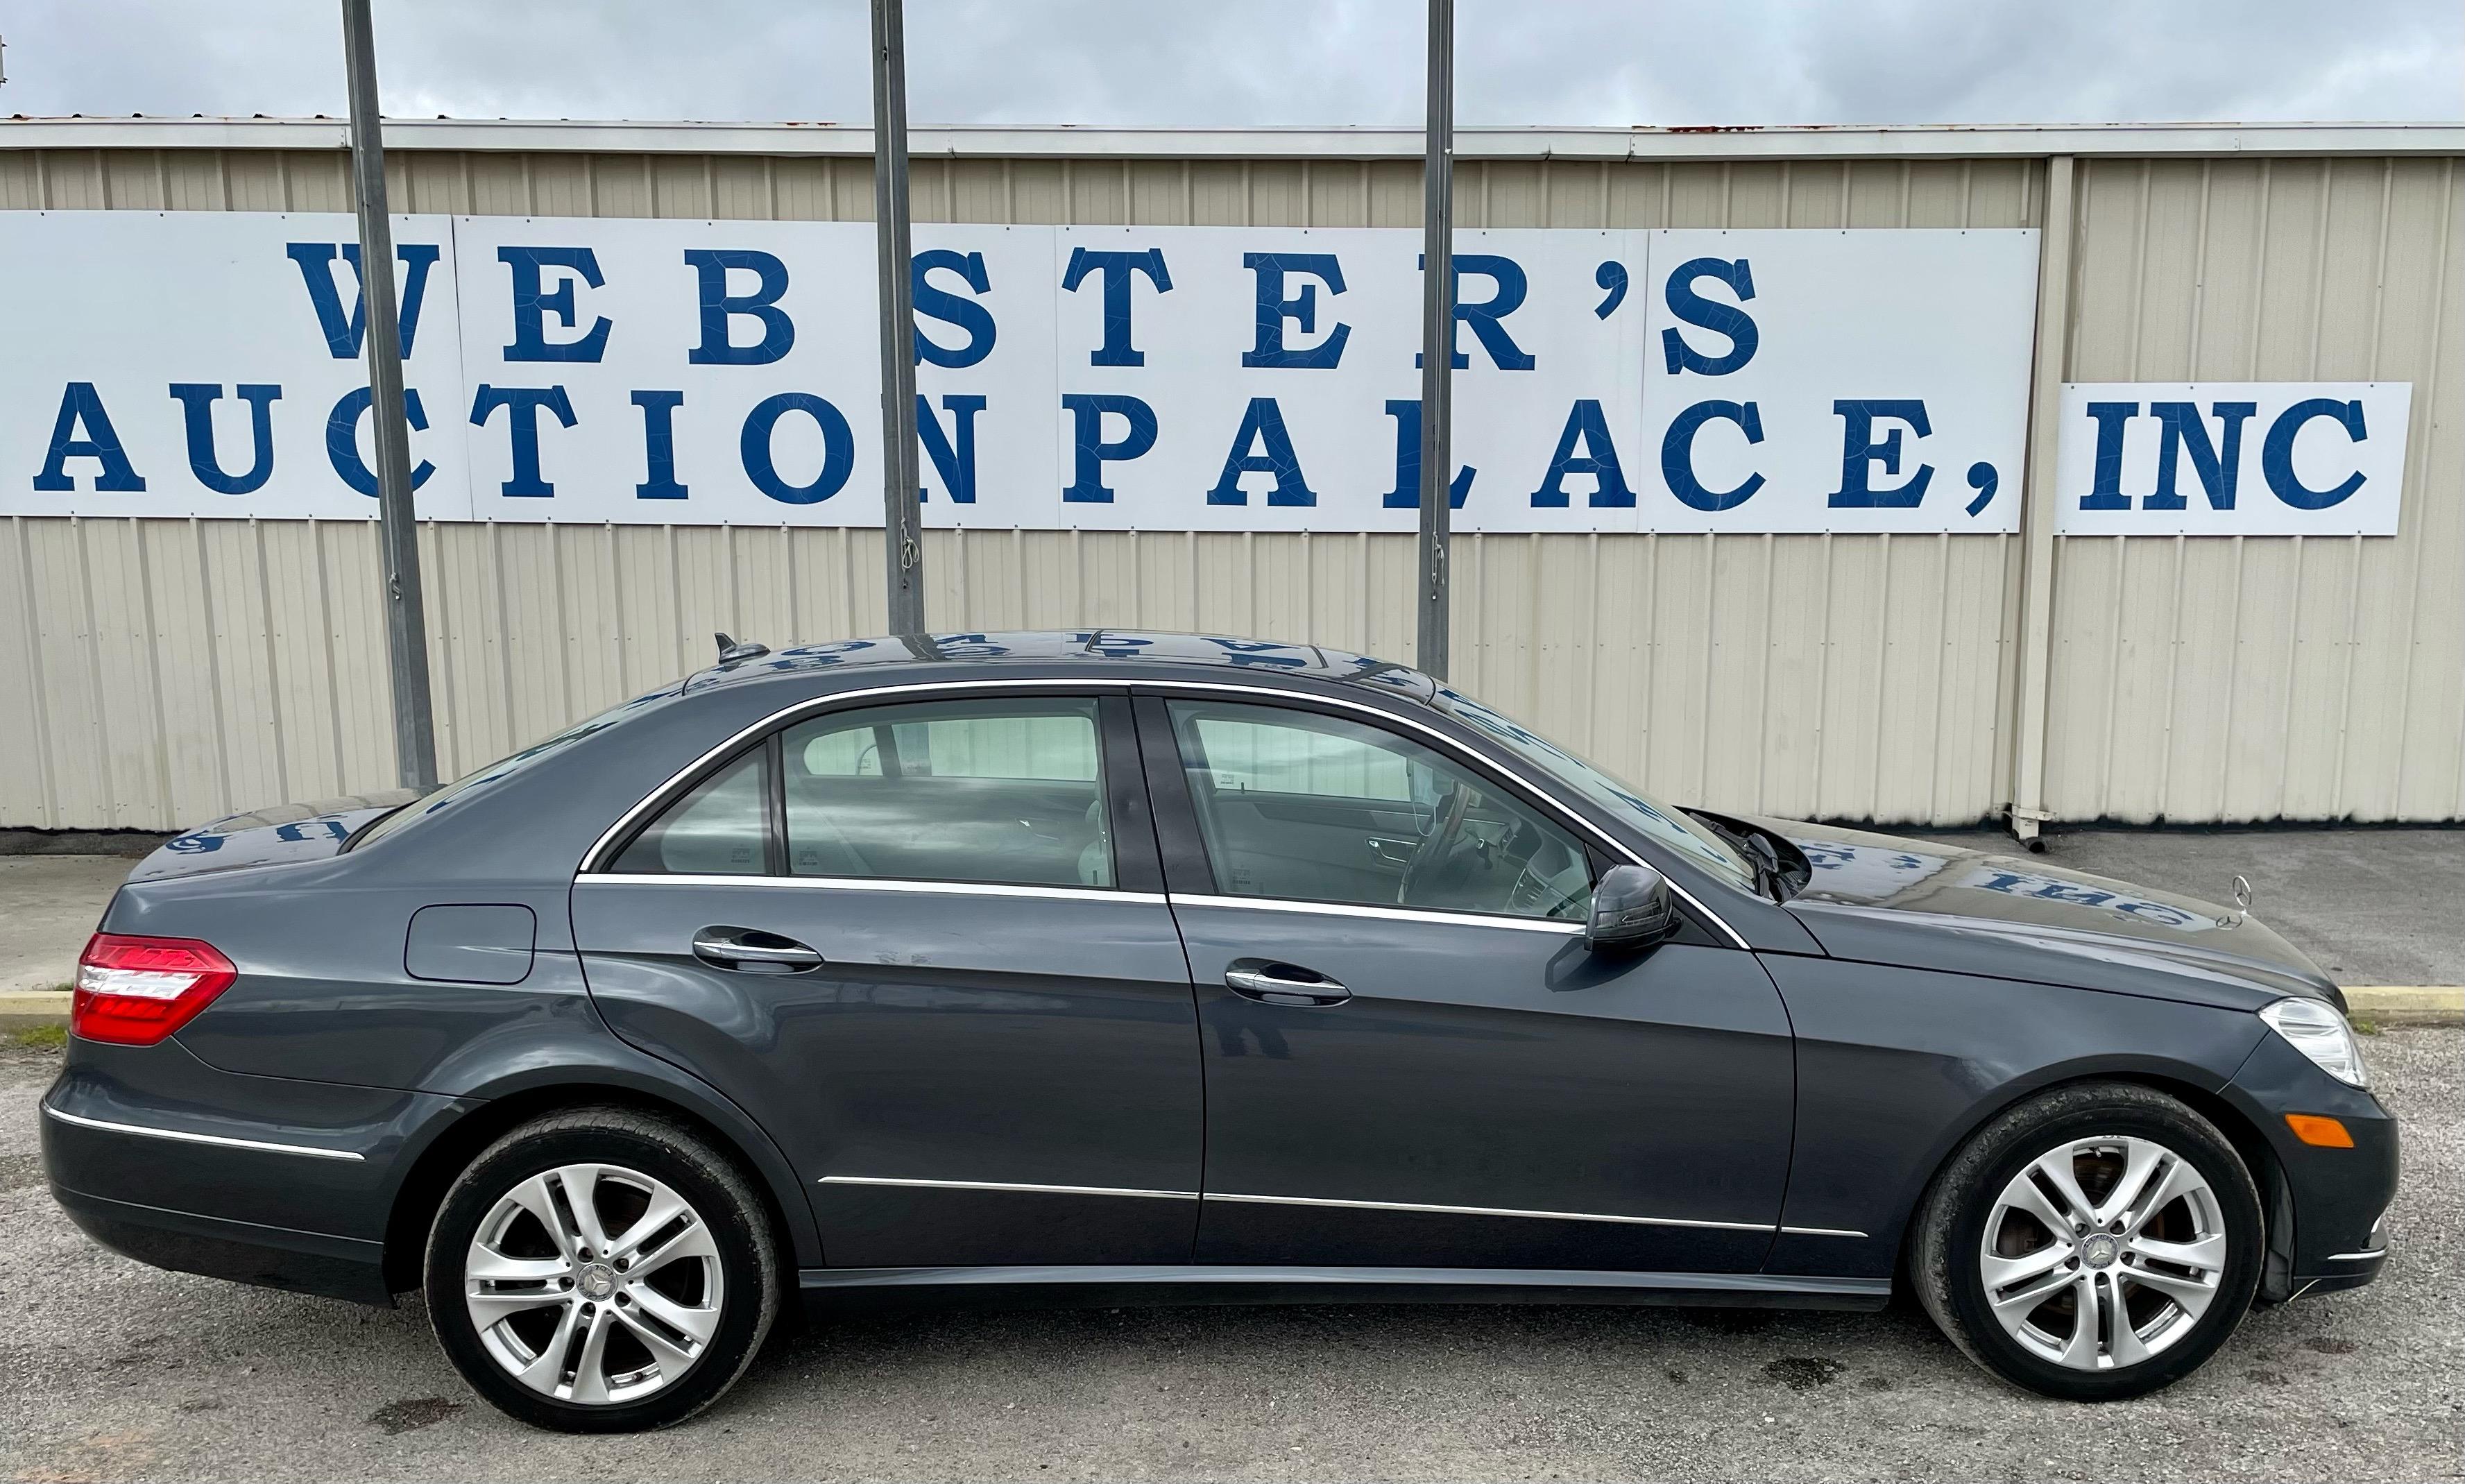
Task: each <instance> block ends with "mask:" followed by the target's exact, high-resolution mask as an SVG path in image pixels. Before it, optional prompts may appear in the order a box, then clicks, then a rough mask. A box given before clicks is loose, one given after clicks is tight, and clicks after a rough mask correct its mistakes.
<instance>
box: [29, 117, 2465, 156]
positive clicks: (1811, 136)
mask: <svg viewBox="0 0 2465 1484" xmlns="http://www.w3.org/2000/svg"><path fill="white" fill-rule="evenodd" d="M345 130H346V125H345V123H344V121H343V120H340V119H327V118H313V119H272V118H253V119H235V118H186V119H179V118H155V117H149V116H144V115H139V116H132V117H128V118H83V117H75V116H73V117H69V118H64V119H62V118H51V119H32V118H25V117H18V118H14V119H0V149H292V150H300V149H331V150H341V149H344V148H346V147H347V144H348V142H347V140H346V138H345ZM385 143H386V147H387V148H389V149H413V150H461V151H482V152H484V151H522V152H558V151H574V152H586V153H611V154H662V153H686V154H744V155H816V156H849V157H870V156H871V155H872V153H873V130H872V128H871V127H870V126H869V125H864V124H855V123H729V122H622V121H588V120H555V119H499V120H463V119H389V120H388V121H386V124H385ZM908 152H909V154H910V155H911V156H914V157H918V158H931V157H934V156H945V157H959V158H967V157H979V158H1021V157H1038V156H1042V157H1049V158H1055V159H1068V158H1104V159H1141V158H1144V159H1165V160H1186V159H1206V158H1210V157H1214V158H1227V159H1254V158H1258V157H1261V156H1268V157H1282V158H1289V159H1325V160H1405V159H1412V160H1417V159H1419V158H1420V155H1421V131H1420V130H1419V129H1416V128H1409V127H1401V126H1388V125H1354V126H1344V127H1277V128H1258V127H1243V128H1203V129H1166V128H1154V129H1149V128H1119V127H1110V126H1098V125H1077V124H1058V125H1042V126H1033V127H1011V126H995V125H975V124H930V125H920V126H918V127H916V128H914V129H911V130H910V131H909V134H908ZM1455 153H1456V156H1457V158H1459V159H1468V160H1582V161H1595V162H1605V161H1643V160H1752V159H1766V160H1803V159H1822V158H1839V157H1850V156H1854V157H1858V158H1864V159H1876V158H1886V159H1923V158H1944V159H1964V158H1978V157H1986V156H2020V157H2026V158H2043V157H2046V156H2050V155H2122V156H2192V157H2201V156H2207V157H2214V156H2230V155H2238V154H2248V155H2272V156H2287V155H2465V123H2232V122H2214V123H2199V122H2184V123H2071V124H2006V123H1993V124H1787V125H1771V126H1764V125H1744V126H1733V127H1732V126H1722V127H1712V126H1703V127H1690V126H1674V127H1650V128H1646V127H1635V128H1552V127H1543V126H1537V125H1536V126H1488V127H1473V128H1462V129H1458V130H1457V131H1456V145H1455Z"/></svg>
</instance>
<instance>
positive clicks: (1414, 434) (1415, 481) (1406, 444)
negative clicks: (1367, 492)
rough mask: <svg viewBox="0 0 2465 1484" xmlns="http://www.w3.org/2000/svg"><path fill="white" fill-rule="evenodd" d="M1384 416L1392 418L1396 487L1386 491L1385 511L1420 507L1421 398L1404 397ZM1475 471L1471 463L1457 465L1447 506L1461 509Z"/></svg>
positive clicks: (1449, 484)
mask: <svg viewBox="0 0 2465 1484" xmlns="http://www.w3.org/2000/svg"><path fill="white" fill-rule="evenodd" d="M1387 415H1388V416H1389V417H1391V418H1393V419H1395V487H1394V488H1393V489H1391V490H1388V492H1387V497H1386V499H1385V501H1384V504H1385V506H1386V508H1387V509H1388V510H1418V509H1420V508H1421V399H1420V398H1418V397H1407V398H1402V399H1399V400H1395V401H1390V402H1388V404H1387ZM1477 473H1478V471H1477V470H1476V469H1474V468H1473V467H1472V466H1471V465H1470V464H1463V465H1459V466H1458V467H1457V468H1456V470H1455V478H1454V479H1452V480H1450V481H1448V484H1447V508H1448V509H1450V510H1461V509H1462V508H1463V503H1464V499H1465V498H1466V497H1467V496H1469V495H1471V494H1472V481H1473V476H1474V475H1475V474H1477Z"/></svg>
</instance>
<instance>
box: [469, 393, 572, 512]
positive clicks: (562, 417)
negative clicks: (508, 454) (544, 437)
mask: <svg viewBox="0 0 2465 1484" xmlns="http://www.w3.org/2000/svg"><path fill="white" fill-rule="evenodd" d="M499 408H503V409H504V410H505V430H506V432H507V433H508V434H509V435H510V436H511V438H512V440H513V454H514V476H513V477H512V478H510V479H507V480H506V481H505V482H504V483H503V484H501V485H500V486H499V488H500V489H501V490H502V491H503V492H504V493H505V494H506V495H507V496H508V497H510V498H515V499H545V498H549V497H551V496H553V495H555V494H556V486H555V485H553V484H550V483H548V482H547V481H546V480H545V479H543V478H541V477H540V438H539V415H540V409H542V408H545V409H547V410H549V411H551V412H554V413H555V414H556V420H557V421H558V422H560V423H563V424H564V425H565V426H566V427H567V428H570V427H572V426H573V400H572V399H571V398H569V397H567V396H566V394H565V388H563V387H491V386H489V385H488V384H487V383H486V382H481V383H480V384H479V393H478V395H477V396H475V397H473V398H472V399H471V426H472V427H474V428H484V427H486V426H487V425H488V417H489V415H490V414H491V413H493V412H495V411H496V410H497V409H499Z"/></svg>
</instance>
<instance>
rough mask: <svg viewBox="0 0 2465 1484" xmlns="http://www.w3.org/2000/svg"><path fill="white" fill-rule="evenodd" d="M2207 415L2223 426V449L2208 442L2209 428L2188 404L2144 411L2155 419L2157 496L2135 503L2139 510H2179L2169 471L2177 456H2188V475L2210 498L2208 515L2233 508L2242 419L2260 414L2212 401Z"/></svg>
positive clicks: (2155, 405)
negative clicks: (2198, 479)
mask: <svg viewBox="0 0 2465 1484" xmlns="http://www.w3.org/2000/svg"><path fill="white" fill-rule="evenodd" d="M2209 407H2210V413H2211V414H2212V415H2213V416H2215V417H2216V418H2217V420H2218V421H2219V422H2221V423H2223V424H2224V425H2225V432H2224V435H2223V441H2222V449H2220V447H2219V445H2217V444H2211V443H2210V442H2209V425H2208V424H2207V423H2206V422H2205V421H2203V420H2202V419H2201V417H2200V409H2199V405H2198V404H2197V403H2193V402H2151V403H2150V404H2148V410H2149V411H2151V412H2154V413H2156V414H2157V427H2158V429H2159V432H2158V441H2157V493H2155V494H2153V495H2150V496H2147V497H2146V498H2143V499H2142V500H2141V501H2140V508H2141V509H2143V510H2180V509H2182V508H2183V497H2182V496H2180V495H2178V494H2176V493H2175V491H2174V466H2175V464H2176V463H2178V462H2180V461H2181V458H2182V455H2183V454H2186V453H2188V454H2190V455H2191V471H2192V473H2194V474H2196V475H2198V476H2200V488H2201V490H2202V491H2204V492H2205V493H2206V494H2207V495H2208V497H2209V507H2210V509H2212V510H2232V508H2233V507H2234V483H2235V480H2236V478H2237V477H2238V476H2240V475H2241V473H2242V469H2241V464H2242V425H2243V419H2245V418H2247V417H2250V416H2251V415H2253V414H2254V413H2255V412H2257V411H2258V410H2259V404H2258V403H2256V402H2212V403H2210V405H2209Z"/></svg>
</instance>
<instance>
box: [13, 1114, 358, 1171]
mask: <svg viewBox="0 0 2465 1484" xmlns="http://www.w3.org/2000/svg"><path fill="white" fill-rule="evenodd" d="M43 1112H44V1114H45V1115H46V1116H47V1117H50V1118H55V1119H59V1120H60V1121H61V1122H63V1123H74V1124H76V1125H77V1126H78V1127H79V1128H93V1129H100V1130H101V1131H102V1132H104V1133H106V1134H135V1135H137V1136H138V1137H140V1138H142V1139H168V1140H171V1141H174V1142H177V1143H184V1144H211V1145H213V1146H215V1147H216V1148H220V1149H254V1150H256V1151H258V1152H259V1153H262V1154H297V1155H300V1156H302V1157H304V1158H307V1159H311V1160H349V1161H352V1162H354V1163H357V1162H359V1161H363V1160H366V1158H367V1156H366V1155H364V1154H360V1153H358V1152H356V1151H354V1150H350V1149H320V1148H318V1147H317V1146H316V1145H314V1144H281V1143H276V1142H274V1141H271V1140H265V1139H233V1138H231V1137H229V1136H228V1135H223V1134H191V1133H189V1132H188V1131H187V1130H185V1129H176V1128H153V1127H150V1126H148V1125H146V1124H143V1123H115V1122H113V1121H112V1120H110V1119H89V1118H85V1117H82V1116H80V1115H78V1114H75V1113H62V1112H61V1111H60V1110H59V1109H57V1108H55V1107H53V1106H51V1105H50V1104H49V1103H46V1104H44V1105H43Z"/></svg>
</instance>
